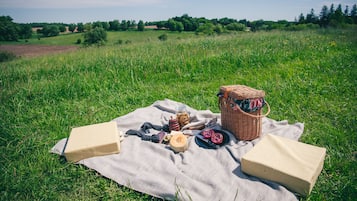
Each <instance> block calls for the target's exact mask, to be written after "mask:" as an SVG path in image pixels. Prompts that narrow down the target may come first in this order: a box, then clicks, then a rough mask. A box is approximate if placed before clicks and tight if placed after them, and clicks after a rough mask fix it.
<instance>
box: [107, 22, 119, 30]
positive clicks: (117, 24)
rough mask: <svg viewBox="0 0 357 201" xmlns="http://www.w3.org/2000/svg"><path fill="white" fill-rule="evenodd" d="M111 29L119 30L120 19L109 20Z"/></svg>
mask: <svg viewBox="0 0 357 201" xmlns="http://www.w3.org/2000/svg"><path fill="white" fill-rule="evenodd" d="M109 30H112V31H119V30H120V22H119V20H113V21H110V22H109Z"/></svg>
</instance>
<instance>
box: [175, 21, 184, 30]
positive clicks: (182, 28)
mask: <svg viewBox="0 0 357 201" xmlns="http://www.w3.org/2000/svg"><path fill="white" fill-rule="evenodd" d="M183 30H184V26H183V24H182V22H176V31H178V32H182V31H183Z"/></svg>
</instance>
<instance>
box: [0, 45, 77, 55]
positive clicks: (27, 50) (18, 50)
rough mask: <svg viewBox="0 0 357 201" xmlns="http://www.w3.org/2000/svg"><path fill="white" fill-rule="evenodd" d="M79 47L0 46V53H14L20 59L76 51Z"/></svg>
mask: <svg viewBox="0 0 357 201" xmlns="http://www.w3.org/2000/svg"><path fill="white" fill-rule="evenodd" d="M76 49H78V46H58V45H0V51H7V52H12V53H14V54H15V55H16V56H20V57H34V56H40V55H45V54H54V53H61V52H67V51H74V50H76Z"/></svg>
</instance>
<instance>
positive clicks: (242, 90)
mask: <svg viewBox="0 0 357 201" xmlns="http://www.w3.org/2000/svg"><path fill="white" fill-rule="evenodd" d="M220 92H221V93H222V94H223V96H220V97H219V106H220V110H221V122H222V127H223V129H226V130H228V131H230V132H232V133H233V134H234V135H235V137H236V138H237V139H238V140H254V139H256V138H258V137H260V135H261V132H262V116H261V109H259V110H257V111H255V112H250V113H249V114H250V115H248V114H247V113H246V112H243V111H242V110H240V109H236V110H234V109H233V108H232V105H233V104H235V103H234V99H238V100H244V99H254V98H262V97H264V96H265V92H264V91H263V90H257V89H254V88H251V87H248V86H245V85H229V86H221V87H220Z"/></svg>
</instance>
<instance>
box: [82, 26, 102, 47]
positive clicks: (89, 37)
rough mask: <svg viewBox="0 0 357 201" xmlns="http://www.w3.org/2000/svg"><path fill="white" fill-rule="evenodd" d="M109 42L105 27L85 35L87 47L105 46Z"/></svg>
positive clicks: (97, 28)
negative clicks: (93, 45)
mask: <svg viewBox="0 0 357 201" xmlns="http://www.w3.org/2000/svg"><path fill="white" fill-rule="evenodd" d="M106 41H107V32H106V31H105V29H104V28H103V27H96V28H94V29H92V30H90V31H88V32H85V33H84V43H85V44H87V45H92V44H97V45H104V44H105V42H106Z"/></svg>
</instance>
